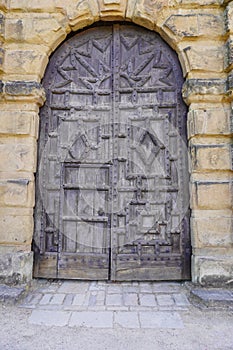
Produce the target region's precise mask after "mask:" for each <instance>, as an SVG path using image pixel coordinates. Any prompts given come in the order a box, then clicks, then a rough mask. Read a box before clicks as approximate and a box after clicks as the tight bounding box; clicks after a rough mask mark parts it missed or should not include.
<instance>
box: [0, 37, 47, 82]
mask: <svg viewBox="0 0 233 350" xmlns="http://www.w3.org/2000/svg"><path fill="white" fill-rule="evenodd" d="M47 64H48V56H47V54H46V53H44V52H42V50H41V48H40V50H39V47H37V46H36V45H35V46H34V47H33V45H31V46H30V47H28V46H26V45H25V46H22V47H20V45H19V44H18V45H17V47H15V48H13V47H12V46H11V47H9V48H8V49H7V50H6V52H5V56H4V64H3V71H4V73H5V74H7V75H11V76H12V79H11V80H16V79H17V77H19V76H24V75H26V76H27V77H28V76H30V77H31V79H32V78H33V80H40V79H41V78H42V76H43V73H44V70H45V67H46V66H47ZM15 78H16V79H15ZM26 79H28V78H26Z"/></svg>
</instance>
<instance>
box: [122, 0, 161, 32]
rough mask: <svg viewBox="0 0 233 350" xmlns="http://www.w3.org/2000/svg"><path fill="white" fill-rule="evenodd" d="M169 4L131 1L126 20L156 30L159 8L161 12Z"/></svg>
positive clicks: (138, 0)
mask: <svg viewBox="0 0 233 350" xmlns="http://www.w3.org/2000/svg"><path fill="white" fill-rule="evenodd" d="M166 3H167V0H165V1H163V0H159V1H151V0H135V1H129V2H128V7H127V11H126V18H127V19H130V20H132V21H133V22H134V23H136V24H139V25H141V26H143V27H146V28H149V29H154V26H155V19H156V18H157V12H158V8H160V10H161V9H162V7H163V6H164V5H165V4H166Z"/></svg>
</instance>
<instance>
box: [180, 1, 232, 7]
mask: <svg viewBox="0 0 233 350" xmlns="http://www.w3.org/2000/svg"><path fill="white" fill-rule="evenodd" d="M226 1H229V0H226ZM226 1H225V0H175V3H176V4H177V5H193V6H194V5H196V6H211V5H214V6H217V5H223V4H224V2H226Z"/></svg>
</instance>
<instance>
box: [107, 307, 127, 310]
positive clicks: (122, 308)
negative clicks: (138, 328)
mask: <svg viewBox="0 0 233 350" xmlns="http://www.w3.org/2000/svg"><path fill="white" fill-rule="evenodd" d="M106 310H108V311H129V307H128V306H106Z"/></svg>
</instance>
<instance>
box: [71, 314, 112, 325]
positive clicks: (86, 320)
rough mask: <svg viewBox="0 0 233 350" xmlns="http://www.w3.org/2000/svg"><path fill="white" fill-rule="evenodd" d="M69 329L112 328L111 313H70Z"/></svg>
mask: <svg viewBox="0 0 233 350" xmlns="http://www.w3.org/2000/svg"><path fill="white" fill-rule="evenodd" d="M69 326H70V327H88V328H113V311H104V312H101V311H99V312H95V311H83V312H72V315H71V318H70V321H69Z"/></svg>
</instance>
